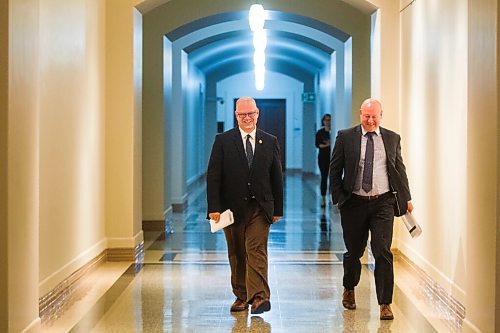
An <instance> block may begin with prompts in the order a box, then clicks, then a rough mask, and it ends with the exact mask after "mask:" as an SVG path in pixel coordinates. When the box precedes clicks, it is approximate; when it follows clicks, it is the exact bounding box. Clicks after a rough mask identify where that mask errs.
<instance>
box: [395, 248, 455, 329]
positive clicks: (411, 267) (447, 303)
mask: <svg viewBox="0 0 500 333" xmlns="http://www.w3.org/2000/svg"><path fill="white" fill-rule="evenodd" d="M392 251H393V253H394V257H395V260H398V261H399V262H400V263H401V264H402V265H403V266H404V267H405V268H406V269H408V271H410V272H412V273H413V275H414V276H416V277H418V279H419V281H420V282H421V283H420V285H421V288H424V289H425V290H426V292H427V293H428V294H430V295H433V299H435V300H437V302H439V303H440V305H442V308H444V309H446V312H447V314H449V315H450V318H453V322H454V323H456V325H457V326H458V328H460V329H461V328H462V327H463V325H464V321H465V306H464V305H462V304H461V303H460V302H459V301H457V300H456V299H455V298H454V297H453V296H452V295H451V294H450V293H448V292H447V291H446V290H445V289H444V288H443V287H442V286H441V285H439V284H438V283H437V282H436V281H434V280H433V279H432V278H431V277H430V276H429V275H428V274H427V273H426V272H425V271H424V270H423V269H422V268H420V267H419V266H417V265H416V264H415V263H414V262H413V261H412V260H411V259H409V258H408V257H407V256H406V255H405V254H403V253H402V252H401V251H399V250H398V249H392Z"/></svg>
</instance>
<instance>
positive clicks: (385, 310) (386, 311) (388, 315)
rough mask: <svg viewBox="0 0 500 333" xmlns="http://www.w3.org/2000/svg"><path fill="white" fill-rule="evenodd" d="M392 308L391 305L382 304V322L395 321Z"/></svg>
mask: <svg viewBox="0 0 500 333" xmlns="http://www.w3.org/2000/svg"><path fill="white" fill-rule="evenodd" d="M393 319H394V315H393V314H392V310H391V306H390V305H389V304H380V320H393Z"/></svg>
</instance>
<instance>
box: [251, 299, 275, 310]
mask: <svg viewBox="0 0 500 333" xmlns="http://www.w3.org/2000/svg"><path fill="white" fill-rule="evenodd" d="M269 310H271V302H269V300H268V299H265V298H262V297H260V296H255V297H254V299H253V302H252V309H251V311H250V312H251V313H252V314H259V313H263V312H266V311H269Z"/></svg>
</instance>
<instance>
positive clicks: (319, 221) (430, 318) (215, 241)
mask: <svg viewBox="0 0 500 333" xmlns="http://www.w3.org/2000/svg"><path fill="white" fill-rule="evenodd" d="M317 183H318V181H317V180H316V179H314V178H308V179H303V178H302V177H301V176H300V175H287V177H286V181H285V196H286V200H285V216H284V218H283V219H282V220H281V221H279V223H278V224H275V225H274V226H273V227H272V228H271V235H270V242H269V257H270V269H269V280H270V287H271V293H272V297H271V302H272V309H271V311H270V312H268V313H265V314H263V315H260V316H251V315H250V314H249V312H248V311H246V312H243V313H235V314H231V313H230V312H229V305H230V304H231V303H232V301H233V300H234V297H233V295H232V293H231V289H230V283H229V265H228V262H227V256H226V250H225V248H226V245H225V240H224V236H223V233H221V232H219V233H216V234H211V233H210V231H209V224H208V223H207V222H206V220H205V214H206V203H205V191H204V184H203V183H198V184H194V185H193V186H191V189H190V196H189V206H188V207H189V208H188V209H187V210H186V211H185V212H184V213H182V214H174V228H173V232H172V233H170V234H167V235H165V233H163V232H152V231H150V232H146V233H145V240H146V241H145V249H146V250H145V255H144V260H143V263H136V264H133V263H130V262H128V263H124V262H118V263H113V262H107V263H104V264H103V265H101V266H99V267H98V268H97V269H96V270H95V271H93V272H91V273H90V274H88V276H87V277H86V278H85V279H84V280H83V281H81V282H80V283H79V284H78V286H77V288H76V290H75V293H74V295H73V296H71V298H69V299H67V300H66V301H65V306H63V307H62V309H64V310H63V311H62V312H61V313H58V314H55V315H54V319H45V320H44V323H43V325H42V327H43V331H44V332H51V333H52V332H68V331H69V332H287V333H288V332H315V333H316V332H458V331H459V329H458V327H459V326H458V325H459V324H458V323H456V322H454V321H453V318H452V316H450V315H449V314H446V313H444V312H443V311H444V310H443V309H442V308H441V309H440V308H439V304H438V302H437V300H436V299H433V298H432V295H429V294H427V293H426V290H425V288H424V287H423V285H422V284H421V283H420V284H419V283H417V282H415V281H414V279H415V277H414V276H412V275H411V273H409V272H408V271H407V269H405V267H404V266H403V265H402V264H401V262H399V261H398V260H396V265H395V270H396V287H395V295H394V303H393V310H394V314H395V320H394V321H380V320H379V319H378V315H379V314H378V306H377V301H376V296H375V291H374V283H373V274H372V272H371V271H370V269H369V268H368V267H369V266H370V265H365V266H364V268H363V275H362V278H361V283H360V285H359V286H358V288H357V289H356V292H357V301H358V309H357V310H355V311H349V310H344V309H343V307H342V305H341V303H340V299H341V294H342V282H341V281H342V253H343V251H344V247H343V241H342V232H341V227H340V216H339V214H338V212H337V211H336V209H335V208H333V207H331V206H327V209H326V210H322V209H321V208H320V207H319V199H318V189H317V188H318V186H317ZM396 222H399V221H396Z"/></svg>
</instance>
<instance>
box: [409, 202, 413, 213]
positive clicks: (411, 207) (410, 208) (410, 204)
mask: <svg viewBox="0 0 500 333" xmlns="http://www.w3.org/2000/svg"><path fill="white" fill-rule="evenodd" d="M412 210H413V204H412V203H411V201H408V211H409V212H410V213H411V212H412Z"/></svg>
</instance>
